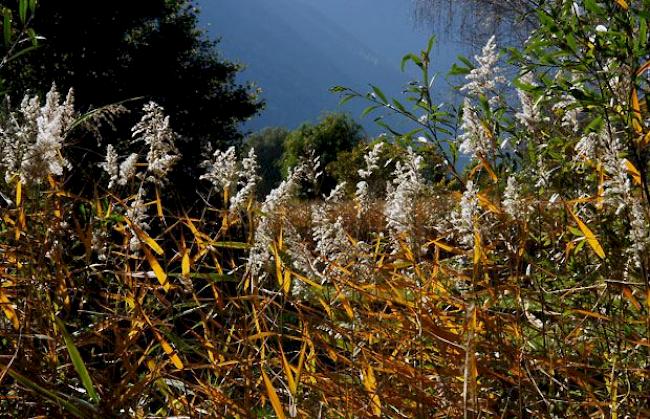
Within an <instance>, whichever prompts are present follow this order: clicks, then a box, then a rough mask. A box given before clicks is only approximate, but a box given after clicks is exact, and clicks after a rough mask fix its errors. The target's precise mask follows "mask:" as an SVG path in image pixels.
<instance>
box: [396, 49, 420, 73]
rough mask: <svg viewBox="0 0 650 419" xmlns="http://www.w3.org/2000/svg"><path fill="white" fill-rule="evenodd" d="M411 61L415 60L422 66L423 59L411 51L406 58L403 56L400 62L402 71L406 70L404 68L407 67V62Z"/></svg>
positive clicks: (416, 63)
mask: <svg viewBox="0 0 650 419" xmlns="http://www.w3.org/2000/svg"><path fill="white" fill-rule="evenodd" d="M409 61H413V62H414V63H415V65H417V66H418V67H420V68H422V60H421V59H420V57H418V56H417V55H415V54H413V53H409V54H406V55H405V56H404V58H402V63H401V64H400V68H401V69H402V71H404V68H405V67H406V63H407V62H409Z"/></svg>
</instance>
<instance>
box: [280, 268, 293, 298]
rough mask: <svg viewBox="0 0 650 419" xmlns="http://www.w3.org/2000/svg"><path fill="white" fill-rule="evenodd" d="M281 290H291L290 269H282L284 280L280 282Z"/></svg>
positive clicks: (287, 292)
mask: <svg viewBox="0 0 650 419" xmlns="http://www.w3.org/2000/svg"><path fill="white" fill-rule="evenodd" d="M282 291H284V293H285V294H289V292H290V291H291V271H290V270H288V269H286V270H285V271H284V282H283V283H282Z"/></svg>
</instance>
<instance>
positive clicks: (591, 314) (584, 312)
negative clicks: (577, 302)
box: [571, 309, 609, 321]
mask: <svg viewBox="0 0 650 419" xmlns="http://www.w3.org/2000/svg"><path fill="white" fill-rule="evenodd" d="M571 311H573V312H574V313H576V314H582V315H583V316H587V317H593V318H596V319H600V320H606V321H609V317H607V316H605V315H604V314H600V313H596V312H595V311H589V310H579V309H574V310H571Z"/></svg>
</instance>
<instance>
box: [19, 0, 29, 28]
mask: <svg viewBox="0 0 650 419" xmlns="http://www.w3.org/2000/svg"><path fill="white" fill-rule="evenodd" d="M18 16H19V17H20V23H22V24H23V25H24V24H25V22H26V21H27V0H20V1H19V2H18Z"/></svg>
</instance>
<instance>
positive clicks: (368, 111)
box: [361, 105, 381, 118]
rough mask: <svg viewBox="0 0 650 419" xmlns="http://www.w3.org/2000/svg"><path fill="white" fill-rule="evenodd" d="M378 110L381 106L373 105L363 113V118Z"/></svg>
mask: <svg viewBox="0 0 650 419" xmlns="http://www.w3.org/2000/svg"><path fill="white" fill-rule="evenodd" d="M377 108H381V105H372V106H368V107H367V108H366V109H364V110H363V112H361V117H362V118H363V117H364V116H366V115H368V114H369V113H370V112H372V111H374V110H375V109H377Z"/></svg>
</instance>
